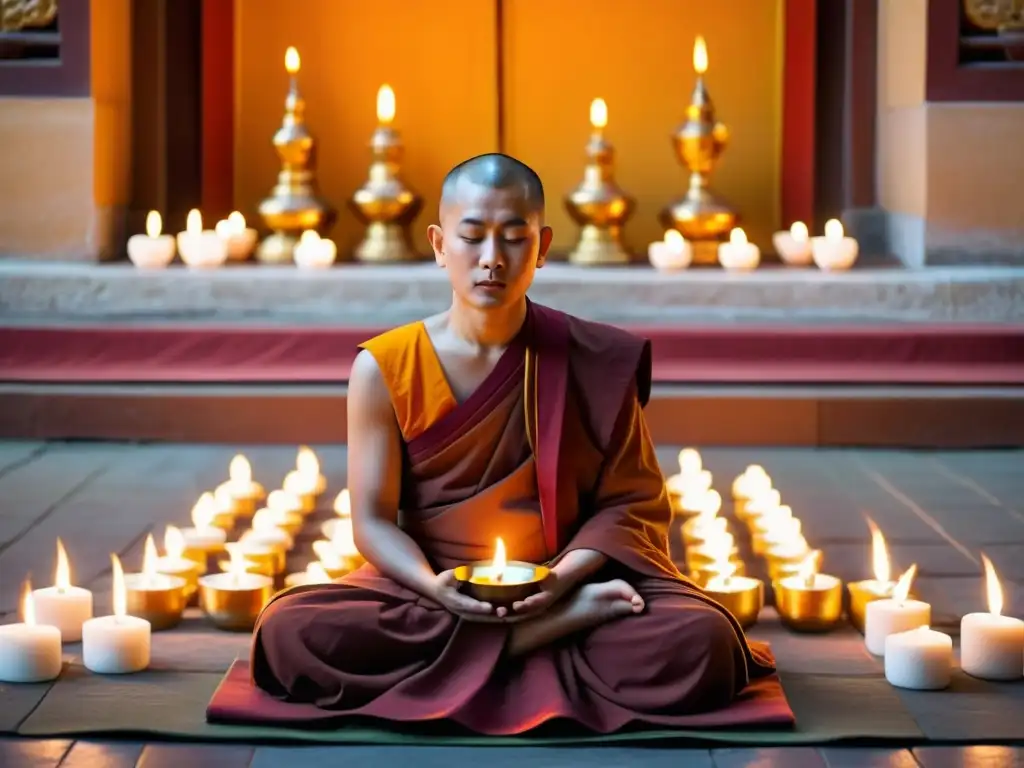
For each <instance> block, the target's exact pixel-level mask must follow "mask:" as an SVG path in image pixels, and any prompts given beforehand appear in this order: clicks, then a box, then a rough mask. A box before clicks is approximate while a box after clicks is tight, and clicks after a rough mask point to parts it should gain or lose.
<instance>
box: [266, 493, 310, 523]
mask: <svg viewBox="0 0 1024 768" xmlns="http://www.w3.org/2000/svg"><path fill="white" fill-rule="evenodd" d="M266 508H267V509H272V510H273V511H274V512H275V513H281V514H292V513H294V514H297V515H303V519H305V515H307V514H309V512H311V511H312V510H310V509H309V504H308V503H307V502H306V501H304V500H303V499H302V498H301V497H299V496H296V495H295V494H294V493H290V492H288V491H284V490H281V489H278V490H276V491H271V492H270V495H269V496H267V506H266Z"/></svg>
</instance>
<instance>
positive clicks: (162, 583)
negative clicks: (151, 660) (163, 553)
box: [124, 534, 188, 632]
mask: <svg viewBox="0 0 1024 768" xmlns="http://www.w3.org/2000/svg"><path fill="white" fill-rule="evenodd" d="M158 559H159V557H158V555H157V551H156V542H154V541H153V535H152V534H150V535H149V536H147V537H146V545H145V551H144V552H143V555H142V571H141V573H129V574H126V575H125V577H124V588H125V600H126V601H127V602H126V610H127V613H128V615H129V616H138V617H139V618H140V619H145V620H146V621H148V622H149V624H150V627H151V628H152V630H153V631H154V632H159V631H160V630H164V629H171V628H172V627H176V626H178V624H180V623H181V615H182V614H183V613H184V612H185V604H186V602H187V597H186V588H187V586H188V582H187V581H186V580H185V579H183V578H182V577H180V576H168V575H167V574H165V573H160V572H159V571H158V570H157V560H158Z"/></svg>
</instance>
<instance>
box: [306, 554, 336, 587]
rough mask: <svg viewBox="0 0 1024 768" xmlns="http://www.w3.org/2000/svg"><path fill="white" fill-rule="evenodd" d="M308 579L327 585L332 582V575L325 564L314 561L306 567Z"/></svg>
mask: <svg viewBox="0 0 1024 768" xmlns="http://www.w3.org/2000/svg"><path fill="white" fill-rule="evenodd" d="M306 578H307V579H308V580H309V581H311V582H315V583H317V584H326V583H327V582H329V581H330V580H331V576H330V574H328V573H327V569H326V568H324V564H323V563H321V562H320V561H319V560H314V561H313V562H311V563H310V564H309V565H307V566H306Z"/></svg>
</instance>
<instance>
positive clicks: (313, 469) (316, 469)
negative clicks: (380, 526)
mask: <svg viewBox="0 0 1024 768" xmlns="http://www.w3.org/2000/svg"><path fill="white" fill-rule="evenodd" d="M303 234H305V233H303ZM314 234H316V233H315V232H314ZM317 237H318V238H319V237H320V236H319V235H317ZM295 469H296V471H297V472H298V473H299V474H300V475H309V476H312V477H319V476H320V460H319V459H318V458H317V457H316V454H315V453H313V449H312V448H310V447H309V446H306V445H302V446H299V452H298V454H297V455H296V456H295Z"/></svg>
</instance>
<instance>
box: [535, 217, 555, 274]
mask: <svg viewBox="0 0 1024 768" xmlns="http://www.w3.org/2000/svg"><path fill="white" fill-rule="evenodd" d="M554 234H555V233H554V232H552V230H551V227H541V229H540V250H539V251H538V252H537V269H540V268H541V267H543V266H544V263H545V262H546V261H547V260H548V250H549V249H550V248H551V238H552V237H554Z"/></svg>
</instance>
